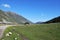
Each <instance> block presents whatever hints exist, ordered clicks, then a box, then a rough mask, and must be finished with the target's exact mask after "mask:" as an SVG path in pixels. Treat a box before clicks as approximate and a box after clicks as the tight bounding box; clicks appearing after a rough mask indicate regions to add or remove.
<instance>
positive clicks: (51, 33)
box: [1, 23, 60, 40]
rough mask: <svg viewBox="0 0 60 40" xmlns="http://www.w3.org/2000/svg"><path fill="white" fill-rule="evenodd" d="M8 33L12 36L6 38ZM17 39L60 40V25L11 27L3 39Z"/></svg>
mask: <svg viewBox="0 0 60 40" xmlns="http://www.w3.org/2000/svg"><path fill="white" fill-rule="evenodd" d="M8 32H12V35H10V36H9V37H6V34H7V33H8ZM15 38H16V40H25V39H26V40H60V23H54V24H37V25H25V26H24V25H22V26H14V27H9V28H7V29H6V30H5V32H4V36H3V38H2V39H4V40H15ZM2 39H1V40H2Z"/></svg>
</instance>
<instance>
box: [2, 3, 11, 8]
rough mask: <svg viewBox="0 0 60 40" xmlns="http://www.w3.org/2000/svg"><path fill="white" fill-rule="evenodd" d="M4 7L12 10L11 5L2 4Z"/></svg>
mask: <svg viewBox="0 0 60 40" xmlns="http://www.w3.org/2000/svg"><path fill="white" fill-rule="evenodd" d="M2 6H3V7H6V8H11V6H10V5H9V4H2Z"/></svg>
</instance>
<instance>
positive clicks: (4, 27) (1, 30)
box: [0, 25, 14, 38]
mask: <svg viewBox="0 0 60 40" xmlns="http://www.w3.org/2000/svg"><path fill="white" fill-rule="evenodd" d="M9 26H14V25H2V26H0V38H2V36H3V32H4V30H5V29H6V28H7V27H9Z"/></svg>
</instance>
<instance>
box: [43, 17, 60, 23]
mask: <svg viewBox="0 0 60 40" xmlns="http://www.w3.org/2000/svg"><path fill="white" fill-rule="evenodd" d="M44 23H60V16H58V17H55V18H53V19H51V20H49V21H46V22H44Z"/></svg>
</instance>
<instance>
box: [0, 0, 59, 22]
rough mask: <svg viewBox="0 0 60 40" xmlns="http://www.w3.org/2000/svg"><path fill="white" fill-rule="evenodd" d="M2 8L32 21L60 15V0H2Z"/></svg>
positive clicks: (0, 0) (0, 4) (0, 3)
mask: <svg viewBox="0 0 60 40" xmlns="http://www.w3.org/2000/svg"><path fill="white" fill-rule="evenodd" d="M0 9H2V10H5V11H12V12H16V13H17V14H19V15H22V16H23V17H25V18H27V19H28V20H30V21H32V22H38V21H47V20H50V19H52V18H54V17H57V16H60V0H0Z"/></svg>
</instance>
